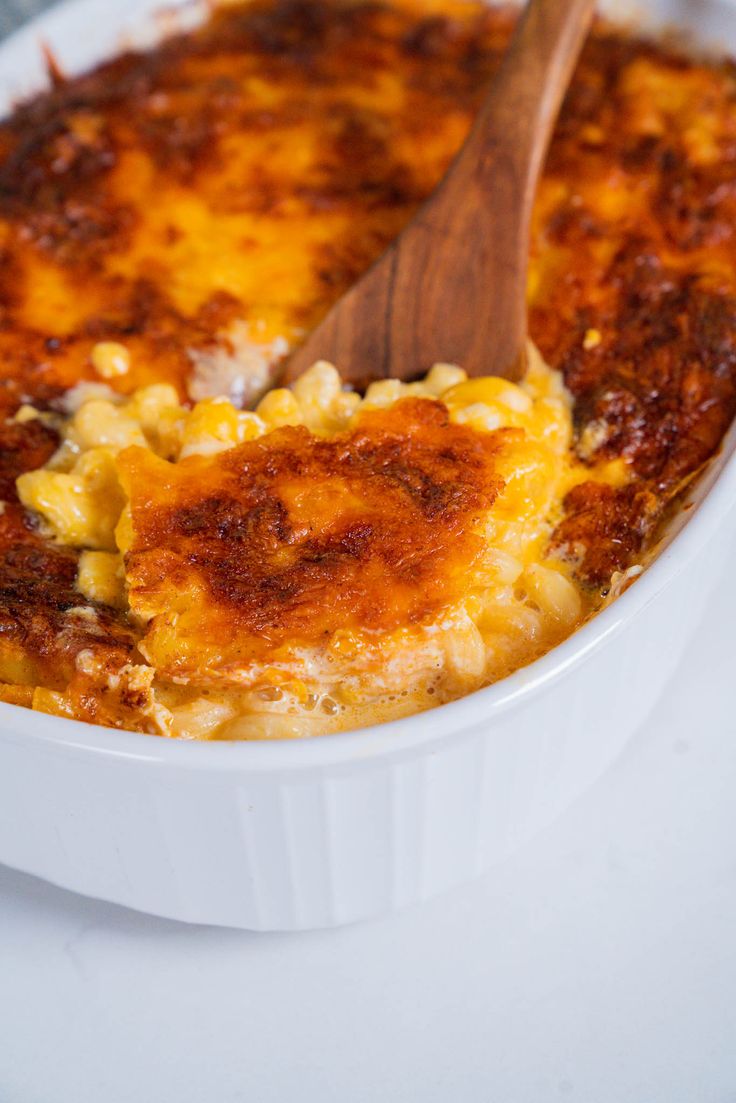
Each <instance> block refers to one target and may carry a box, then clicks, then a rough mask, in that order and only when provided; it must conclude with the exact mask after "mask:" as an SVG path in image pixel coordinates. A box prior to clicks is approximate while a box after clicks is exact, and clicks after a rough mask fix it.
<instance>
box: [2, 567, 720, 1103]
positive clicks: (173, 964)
mask: <svg viewBox="0 0 736 1103" xmlns="http://www.w3.org/2000/svg"><path fill="white" fill-rule="evenodd" d="M734 624H736V593H734V592H733V590H731V591H729V590H727V589H726V588H725V586H723V587H721V588H720V589H719V592H718V594H717V597H716V599H715V600H714V601H713V603H712V606H711V609H710V612H709V615H708V618H707V620H706V622H705V623H704V625H703V627H702V630H701V632H700V634H699V636H698V638H697V640H696V641H695V643H694V644H693V646H692V647H691V648H690V651H689V653H688V656H687V660H686V662H685V664H684V665H683V667H682V670H681V674H680V676H679V677H678V678H677V679H676V681H675V684H674V685H673V686H672V689H671V693H670V694H669V696H668V699H667V700H666V701H665V702H663V703H661V704H660V706H659V707H658V709H657V711H656V714H655V716H654V717H652V719H651V721H650V722H649V724H648V725H647V726H646V728H645V730H643V731H642V732H640V733H639V735H638V736H637V737H636V738H635V739H634V741H633V742H632V743H631V744H630V746H629V748H628V750H627V751H626V752H625V754H624V756H623V757H622V758H621V759H620V760H619V762H618V763H617V765H616V766H615V767H614V768H613V769H612V770H611V771H610V772H609V773H608V775H607V776H606V777H605V778H604V779H603V780H602V781H600V782H599V783H598V785H597V786H596V788H595V789H593V790H591V791H590V792H589V793H588V794H587V796H586V797H584V798H583V799H582V801H580V802H579V803H578V804H577V805H576V806H575V807H574V808H573V809H571V810H570V812H568V813H567V814H566V816H565V817H564V819H563V820H561V821H560V822H558V823H557V825H556V826H555V827H554V828H553V829H552V830H551V831H549V832H548V833H547V835H546V836H545V837H543V838H542V839H540V840H539V841H538V842H537V843H536V844H535V845H533V846H532V847H531V848H528V849H527V850H526V851H525V852H523V853H522V854H521V855H519V856H518V857H517V858H516V859H515V860H513V861H511V862H509V863H507V864H506V865H505V866H504V867H502V868H499V869H496V870H495V871H493V872H491V873H490V874H489V875H488V876H486V877H485V878H484V879H483V880H481V881H479V882H477V883H476V884H474V885H472V886H470V887H467V888H465V889H463V890H460V891H456V892H455V893H454V894H452V895H450V896H448V897H445V898H443V899H440V900H437V901H435V902H433V903H432V904H430V905H428V906H425V907H424V908H422V909H417V910H413V911H411V912H407V913H405V914H403V915H401V916H399V917H398V918H394V919H391V920H386V921H384V922H380V923H374V924H369V925H364V926H358V927H352V928H348V929H344V930H340V931H336V932H316V933H309V934H303V935H249V934H244V933H240V932H235V931H223V930H214V929H206V928H193V927H185V926H181V925H178V924H174V923H169V922H165V921H163V920H159V919H153V918H148V917H146V916H142V915H138V914H135V913H133V912H128V911H124V910H122V909H120V908H116V907H114V906H112V905H108V904H102V903H96V902H94V901H90V900H85V899H82V898H80V897H76V896H73V895H71V894H69V893H66V892H63V891H61V890H58V889H54V888H52V887H50V886H47V885H44V884H42V883H41V882H39V881H36V880H33V879H31V878H29V877H26V876H23V875H21V874H18V873H14V872H11V871H10V870H7V869H3V868H2V867H0V1101H1V1103H124V1101H125V1103H127V1101H128V1100H130V1101H136V1103H149V1101H151V1103H235V1101H236V1100H238V1101H243V1103H246V1101H247V1103H292V1101H297V1100H298V1101H299V1103H333V1101H334V1103H364V1101H365V1103H379V1101H380V1103H409V1101H414V1100H417V1101H421V1103H440V1101H442V1103H487V1101H489V1103H490V1101H492V1103H550V1101H554V1100H558V1099H559V1100H561V1101H564V1103H569V1101H575V1100H577V1101H580V1103H733V1101H734V1100H736V720H735V719H734V709H733V703H732V702H733V694H732V688H733V682H734V676H735V673H736V672H735V671H734V646H733V631H734V627H733V626H734ZM591 738H595V727H594V724H593V723H591Z"/></svg>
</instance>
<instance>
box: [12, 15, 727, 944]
mask: <svg viewBox="0 0 736 1103" xmlns="http://www.w3.org/2000/svg"><path fill="white" fill-rule="evenodd" d="M153 6H154V5H143V4H141V5H139V6H138V9H137V11H135V12H134V13H133V15H131V12H130V8H129V6H128V5H126V8H125V11H123V6H122V5H119V6H118V5H116V6H115V7H114V8H113V7H112V6H110V8H109V15H110V18H109V21H108V24H107V26H106V28H105V31H104V34H105V36H107V37H106V40H105V41H100V42H99V43H98V44H97V45H98V50H99V53H98V56H100V55H102V54H104V53H105V52H107V51H109V50H111V49H112V48H114V46H115V45H116V43H117V41H118V39H119V32H120V31H121V30H125V29H126V28H127V27H133V28H135V27H136V26H137V25H138V24H137V18H136V17H138V16H142V15H143V13H144V11H145V10H146V9H148V8H152V7H153ZM660 8H661V10H660V12H659V14H661V15H662V16H666V15H667V14H668V12H667V9H666V8H665V7H664V6H660ZM93 10H94V5H90V4H89V3H79V4H76V5H71V6H69V7H68V8H63V9H59V10H58V11H57V12H56V13H55V14H52V15H51V16H49V17H48V19H47V20H43V21H41V23H40V24H39V27H40V28H41V29H42V30H43V29H45V36H46V38H47V39H48V40H49V42H50V43H51V44H52V45H53V47H54V49H55V51H56V52H57V53H58V56H59V58H60V60H61V62H62V64H63V65H65V66H66V67H67V68H70V69H72V70H73V69H76V68H77V67H84V66H86V65H88V64H90V63H91V62H92V61H93V60H95V58H94V57H93V56H90V55H89V54H86V53H85V51H86V50H87V46H84V45H83V46H82V47H81V49H80V51H79V52H76V48H77V45H78V40H79V42H81V41H82V40H83V37H84V36H81V35H78V30H79V27H80V26H82V25H84V24H85V23H86V21H87V19H88V18H89V15H90V12H92V11H93ZM185 10H186V11H187V12H188V13H191V12H193V11H194V9H191V8H189V7H187V8H186V9H185ZM113 12H114V13H115V14H116V16H117V17H118V22H117V24H116V23H115V19H114V18H113ZM195 14H196V12H195ZM671 14H674V15H677V16H678V18H680V19H682V18H685V16H686V12H684V13H683V12H681V11H680V10H679V8H678V10H677V11H675V12H672V13H671ZM712 16H713V19H714V24H713V27H714V30H715V29H716V24H715V20H716V17H717V16H718V17H720V18H724V19H725V15H724V9H722V8H717V7H716V6H715V5H714V6H713V7H712ZM698 24H699V27H700V28H701V29H702V26H703V23H702V12H699V14H698ZM150 26H152V27H154V28H155V26H156V25H155V22H154V23H153V24H151V25H150ZM37 33H38V32H37V31H36V34H37ZM36 34H34V35H33V37H31V33H30V32H29V31H24V32H21V34H20V35H18V36H16V37H15V39H12V40H11V41H10V43H8V44H6V46H5V47H4V48H3V52H2V53H0V67H2V68H3V70H4V71H5V73H6V74H7V76H6V80H5V82H4V88H5V90H6V91H7V92H8V93H15V94H17V93H18V92H21V91H22V92H27V91H29V90H30V88H29V86H28V85H24V82H23V81H16V80H14V79H13V74H14V73H18V74H20V73H26V72H27V71H28V66H27V64H26V63H27V62H28V61H29V59H30V57H31V55H34V56H35V55H36V51H37V48H36V44H35V42H36ZM139 41H140V39H139V38H138V37H136V43H138V42H139ZM732 450H733V430H732V431H731V433H730V434H729V435H728V436H727V438H726V439H725V440H724V443H723V445H722V448H721V451H720V454H719V456H718V457H717V458H716V459H715V460H713V461H712V462H711V464H710V466H709V468H708V470H707V472H706V474H705V477H704V478H701V480H700V481H699V482H698V483H697V484H695V486H694V487H693V489H692V491H691V492H690V495H689V497H687V498H685V499H684V500H683V501H682V502H681V503H680V505H679V508H678V512H677V514H676V516H675V517H673V518H672V519H671V521H670V523H669V525H668V528H667V530H666V533H665V536H664V539H663V541H662V543H661V546H660V548H659V554H658V555H657V557H656V558H655V559H654V562H653V563H652V565H651V567H650V568H649V569H648V570H647V571H646V572H645V574H644V575H643V577H642V578H641V579H640V580H639V581H638V582H637V583H636V585H635V586H633V587H632V588H631V589H629V590H628V591H627V592H626V593H625V594H623V595H622V597H621V598H620V599H619V600H617V601H616V602H615V603H614V604H612V605H610V606H609V607H608V608H606V609H605V610H603V611H602V612H601V613H599V614H598V616H597V617H596V618H595V619H594V620H592V621H590V622H589V623H587V624H586V625H585V626H584V627H583V628H582V629H580V630H579V631H578V632H577V633H576V634H575V635H574V636H573V637H571V638H570V639H568V640H567V641H566V642H565V643H563V644H562V645H560V646H558V647H557V648H556V649H555V650H554V651H552V652H550V653H549V654H548V655H546V656H545V657H544V658H542V659H540V660H538V661H537V662H535V663H533V664H532V665H530V666H528V667H526V668H524V669H522V670H520V671H517V672H516V673H515V674H513V675H511V676H510V677H508V678H506V679H505V680H503V681H501V682H499V683H497V684H496V685H494V686H492V687H490V688H488V689H484V690H481V691H479V692H477V693H474V694H472V695H470V696H468V697H466V698H464V699H462V700H459V701H456V702H454V703H452V704H449V705H445V706H443V707H441V708H438V709H435V710H434V711H432V712H429V713H424V714H422V715H421V716H415V717H411V718H408V719H404V720H399V721H396V722H393V723H390V724H385V725H382V726H379V727H375V728H367V729H363V730H361V731H358V732H352V733H346V734H340V735H334V736H324V737H322V738H320V739H319V740H305V741H299V742H283V743H281V742H275V743H267V744H259V743H240V744H231V743H224V744H217V743H214V744H209V745H206V746H203V745H201V744H190V743H186V742H178V741H166V740H160V739H151V738H146V737H143V736H140V735H135V734H132V733H131V734H126V733H124V732H118V731H103V730H102V729H99V728H96V727H92V726H89V725H85V724H81V723H79V722H75V721H67V720H65V721H60V720H58V719H57V718H54V717H50V716H45V715H39V714H38V713H31V712H25V711H22V710H20V709H18V708H16V707H14V706H10V705H2V706H1V709H0V724H1V725H2V734H1V735H0V757H1V758H2V766H1V767H0V860H2V861H4V862H6V863H7V864H9V865H12V866H15V867H17V868H20V869H23V870H25V871H27V872H31V873H34V874H37V875H39V876H42V877H45V878H46V879H48V880H50V881H53V882H55V883H57V884H60V885H63V886H65V887H67V888H71V889H74V890H76V891H79V892H83V893H86V894H88V895H92V896H97V897H101V898H104V899H108V900H112V901H115V902H117V903H122V904H126V905H128V906H131V907H135V908H138V909H140V910H143V911H147V912H152V913H155V914H159V915H164V916H168V917H171V918H176V919H181V920H185V921H190V922H205V923H215V924H222V925H231V926H240V927H246V928H251V929H300V928H305V927H319V926H335V925H338V924H341V923H346V922H351V921H355V920H358V919H362V918H366V917H369V916H374V915H379V914H383V913H386V912H389V911H392V910H394V909H397V908H400V907H403V906H406V905H408V904H410V903H412V902H415V901H418V900H422V899H424V898H426V897H428V896H431V895H433V894H434V893H436V892H439V891H441V890H443V889H445V888H448V887H449V886H451V885H452V884H455V883H458V882H460V881H462V880H464V879H466V878H468V877H470V876H473V875H475V874H477V873H478V872H480V871H481V870H483V869H484V868H486V867H488V866H489V865H491V864H492V863H493V862H494V861H497V860H499V859H500V858H502V857H504V856H505V855H507V854H508V853H510V852H512V851H513V850H514V849H515V848H516V847H518V846H519V845H520V844H521V843H523V842H524V841H525V840H527V839H528V838H530V837H532V836H533V835H534V834H535V833H536V832H538V831H539V830H540V829H541V828H542V827H544V826H545V825H546V824H548V823H549V822H550V821H551V820H552V819H553V818H554V817H555V816H556V815H557V814H559V812H560V811H561V810H562V809H564V808H565V807H566V806H567V805H568V804H569V803H570V801H571V800H573V799H574V798H575V797H576V796H577V795H578V794H579V793H580V792H582V791H583V790H584V789H585V787H586V786H588V785H589V784H590V783H591V782H592V781H593V780H594V779H595V778H597V777H598V776H600V774H601V773H602V771H603V770H604V769H605V767H606V766H607V765H608V764H609V763H610V761H611V760H612V759H613V758H614V757H615V755H616V754H617V752H618V751H619V750H620V748H621V747H622V746H623V745H624V743H625V742H626V740H627V739H628V738H629V736H630V735H631V734H632V733H633V731H634V730H635V729H636V727H637V726H638V725H639V724H640V723H642V722H643V721H644V720H645V718H646V715H647V714H648V712H649V710H650V708H651V707H652V705H653V704H654V702H655V701H656V699H657V697H658V696H659V694H660V693H661V691H662V689H663V687H664V686H665V684H666V681H667V679H668V678H669V676H670V675H671V674H672V672H673V671H674V669H675V667H676V665H677V661H678V659H679V656H680V654H681V653H682V650H683V648H684V645H685V643H686V640H687V637H688V634H689V630H690V629H691V628H692V627H694V625H695V623H696V622H697V618H698V616H699V615H700V611H701V609H702V606H703V604H704V602H705V600H706V598H707V594H708V588H709V584H712V583H714V582H715V581H716V580H717V579H718V575H719V571H720V569H721V568H722V566H723V565H724V563H725V559H726V557H727V555H728V551H729V540H730V536H731V534H732V531H733V526H734V523H735V520H736V519H735V517H734V513H733V510H732V509H731V502H732V501H733V498H734V485H733V484H734V480H736V470H735V469H734V464H733V461H732V460H731V458H730V457H731V454H732Z"/></svg>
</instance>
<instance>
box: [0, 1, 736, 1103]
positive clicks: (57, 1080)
mask: <svg viewBox="0 0 736 1103" xmlns="http://www.w3.org/2000/svg"><path fill="white" fill-rule="evenodd" d="M34 4H35V6H36V7H40V6H41V4H40V3H35V0H34ZM13 5H15V7H16V8H20V7H22V6H24V5H25V6H26V7H30V4H29V2H28V0H22V3H21V0H13V2H12V3H8V2H6V3H5V4H0V19H2V18H3V17H4V16H5V15H6V14H8V13H9V12H10V9H11V8H12V7H13ZM734 625H736V591H735V590H733V589H729V588H728V587H727V586H726V585H725V583H724V585H723V586H722V587H721V588H720V590H719V591H718V595H717V598H716V600H715V601H714V602H713V603H712V607H711V610H710V613H709V616H708V618H707V620H706V622H705V623H704V625H703V628H702V630H701V632H700V635H699V637H698V639H697V640H696V641H695V643H694V644H693V646H692V647H691V649H690V651H689V653H688V656H687V659H686V661H685V663H684V664H683V667H682V670H681V674H680V676H679V677H678V679H676V682H675V684H674V685H673V686H672V689H671V692H670V694H669V696H668V698H667V700H666V701H664V702H663V703H662V704H661V705H660V706H659V708H658V710H657V712H656V714H655V716H654V717H652V719H651V720H650V722H649V724H648V725H647V726H646V728H645V730H643V731H642V732H640V734H639V735H638V736H637V737H636V738H635V740H634V741H633V742H632V744H631V745H630V746H629V748H628V750H627V752H626V753H625V755H624V756H623V757H622V759H621V760H620V761H619V763H618V764H617V765H616V767H615V768H614V769H613V770H612V771H611V772H610V773H609V774H608V775H607V776H606V777H605V778H604V779H603V780H602V781H601V782H600V783H599V784H598V785H597V786H596V788H595V789H594V790H592V791H591V792H590V793H589V794H588V795H587V796H586V797H585V798H584V799H583V800H582V801H581V802H579V803H578V805H577V806H576V807H575V808H573V809H572V810H571V811H570V812H569V813H568V814H567V815H566V816H565V818H564V819H563V820H561V821H560V822H559V823H558V824H557V825H556V826H555V827H554V828H553V829H552V830H551V831H550V832H548V833H547V835H546V836H545V837H544V838H543V839H541V840H539V841H538V843H537V844H535V845H534V846H533V847H532V848H529V849H527V850H526V851H525V852H524V853H522V854H521V855H519V856H518V857H517V858H516V859H515V860H514V861H513V862H510V863H508V864H506V865H505V866H504V867H502V868H500V869H497V870H495V871H493V872H492V873H491V874H490V875H488V876H486V877H485V878H484V879H483V880H482V881H480V882H478V883H476V884H475V885H472V886H470V887H468V888H466V889H463V890H461V891H458V892H455V893H454V894H453V895H451V896H449V897H446V898H444V899H441V900H438V901H435V902H434V903H432V904H430V905H428V906H426V907H424V908H423V909H421V910H415V911H412V912H408V913H406V914H404V915H402V916H399V917H398V918H394V919H391V920H387V921H385V922H382V923H376V924H372V925H366V926H362V927H356V928H350V929H345V930H342V931H337V932H318V933H313V934H306V935H296V936H295V935H273V936H269V935H266V936H264V935H258V936H255V935H248V934H243V933H240V932H230V931H216V930H207V929H202V928H187V927H183V926H178V925H176V924H173V923H167V922H164V921H162V920H156V919H151V918H147V917H145V916H140V915H136V914H133V913H131V912H125V911H123V910H121V909H118V908H115V907H113V906H111V905H105V904H100V903H96V902H93V901H88V900H83V899H81V898H78V897H74V896H72V895H70V894H68V893H64V892H62V891H60V890H57V889H54V888H51V887H49V886H46V885H43V884H42V883H40V882H37V881H34V880H32V879H31V878H28V877H25V876H23V875H21V874H18V873H14V872H11V871H10V870H6V869H3V868H2V867H0V1103H128V1101H135V1103H235V1101H244V1103H245V1101H247V1103H292V1101H297V1100H298V1101H299V1103H333V1101H334V1103H364V1101H365V1103H379V1101H380V1103H410V1101H411V1103H413V1101H414V1100H417V1101H421V1103H440V1101H441V1103H554V1101H557V1100H559V1101H561V1103H569V1101H579V1103H736V719H734V715H735V713H736V710H735V709H734V686H735V683H736V664H735V663H734V650H735V649H734V644H733V637H734ZM590 738H591V739H594V738H595V717H594V716H591V718H590Z"/></svg>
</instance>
